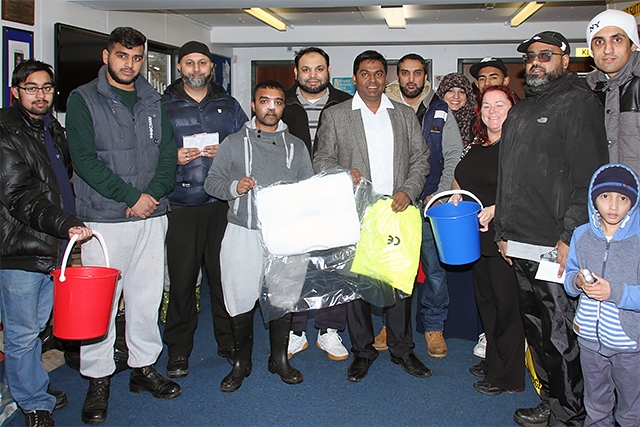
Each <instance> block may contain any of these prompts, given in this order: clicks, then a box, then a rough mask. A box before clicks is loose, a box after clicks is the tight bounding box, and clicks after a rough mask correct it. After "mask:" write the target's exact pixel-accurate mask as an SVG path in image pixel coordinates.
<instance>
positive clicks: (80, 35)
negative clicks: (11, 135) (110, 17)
mask: <svg viewBox="0 0 640 427" xmlns="http://www.w3.org/2000/svg"><path fill="white" fill-rule="evenodd" d="M54 31H55V49H56V51H55V58H54V68H55V77H56V101H55V109H56V110H57V111H62V112H64V111H67V99H68V98H69V94H70V93H71V91H72V90H73V89H75V88H77V87H78V86H81V85H83V84H85V83H88V82H90V81H91V80H93V79H95V78H96V77H97V76H98V70H99V69H100V67H102V65H103V63H102V51H103V49H105V48H106V47H107V43H108V42H109V35H108V34H103V33H99V32H96V31H91V30H85V29H83V28H78V27H73V26H71V25H67V24H61V23H59V22H58V23H56V24H55V26H54Z"/></svg>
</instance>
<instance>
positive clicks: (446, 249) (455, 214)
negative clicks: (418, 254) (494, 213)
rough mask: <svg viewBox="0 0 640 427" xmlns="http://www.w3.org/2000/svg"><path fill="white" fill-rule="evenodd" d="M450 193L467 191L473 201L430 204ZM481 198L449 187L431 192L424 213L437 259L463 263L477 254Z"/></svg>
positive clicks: (471, 259) (478, 251) (450, 262)
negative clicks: (437, 191) (431, 232)
mask: <svg viewBox="0 0 640 427" xmlns="http://www.w3.org/2000/svg"><path fill="white" fill-rule="evenodd" d="M453 194H464V195H467V196H469V197H471V198H473V199H474V200H476V202H477V203H476V202H468V201H461V202H458V204H457V206H456V205H454V204H453V203H444V204H441V205H438V206H433V207H431V205H432V204H433V203H434V202H435V201H436V200H438V199H440V198H442V197H445V196H451V195H453ZM482 209H483V207H482V202H481V201H480V200H479V199H478V198H477V197H476V196H475V195H474V194H473V193H471V192H469V191H466V190H448V191H443V192H442V193H438V194H436V195H434V196H433V197H432V198H431V200H429V203H427V205H426V206H425V208H424V216H425V217H428V218H429V219H430V220H431V229H432V230H433V237H434V239H435V242H436V247H437V249H438V255H439V256H440V260H441V261H442V262H443V263H445V264H450V265H464V264H469V263H472V262H474V261H476V260H477V259H478V258H480V224H479V222H478V212H480V211H481V210H482Z"/></svg>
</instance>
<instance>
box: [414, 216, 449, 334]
mask: <svg viewBox="0 0 640 427" xmlns="http://www.w3.org/2000/svg"><path fill="white" fill-rule="evenodd" d="M420 261H422V269H423V271H424V274H425V275H426V279H425V281H424V283H418V310H417V311H416V331H418V332H419V333H421V334H423V333H425V332H435V331H442V330H443V329H444V321H445V320H447V312H448V309H447V307H448V306H449V291H448V289H447V276H446V272H445V271H444V268H442V265H441V264H440V259H439V258H438V251H437V249H436V242H435V240H434V238H433V231H432V230H431V223H430V222H429V220H426V221H423V222H422V246H421V247H420Z"/></svg>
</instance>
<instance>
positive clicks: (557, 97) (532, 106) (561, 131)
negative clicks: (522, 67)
mask: <svg viewBox="0 0 640 427" xmlns="http://www.w3.org/2000/svg"><path fill="white" fill-rule="evenodd" d="M525 93H526V95H527V97H526V98H525V99H523V100H522V101H520V102H518V103H517V104H516V105H514V106H513V107H512V108H511V110H510V111H509V116H508V117H507V120H506V121H505V122H504V125H503V127H502V138H501V140H500V166H499V169H498V191H497V198H496V216H495V229H496V236H495V239H496V241H498V240H515V241H518V242H522V243H529V244H533V245H543V246H555V244H556V243H557V242H558V240H562V241H563V242H564V243H566V244H567V245H568V244H569V243H570V241H571V235H572V234H573V230H574V229H575V228H576V227H578V226H579V225H582V224H584V223H586V222H587V221H588V213H587V199H588V189H589V181H590V179H591V175H593V173H594V172H595V171H596V169H598V167H600V166H602V165H603V164H605V163H607V162H608V161H609V154H608V151H607V137H606V133H605V127H604V112H603V109H602V104H601V103H600V101H599V100H598V99H597V98H596V96H595V95H594V94H593V92H591V91H590V90H589V88H588V87H587V86H586V84H585V83H584V82H583V81H580V80H579V79H578V77H577V76H576V75H575V74H574V73H570V72H565V73H564V74H563V75H562V77H560V78H559V79H557V80H554V81H552V82H550V83H547V84H545V85H542V86H539V87H530V86H525Z"/></svg>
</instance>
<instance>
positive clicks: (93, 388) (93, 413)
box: [82, 377, 111, 424]
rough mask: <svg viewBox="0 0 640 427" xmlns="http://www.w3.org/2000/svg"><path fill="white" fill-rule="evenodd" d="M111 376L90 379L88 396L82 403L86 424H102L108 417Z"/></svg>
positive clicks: (83, 418)
mask: <svg viewBox="0 0 640 427" xmlns="http://www.w3.org/2000/svg"><path fill="white" fill-rule="evenodd" d="M110 386H111V379H110V378H109V377H102V378H91V379H89V389H88V390H87V397H85V399H84V403H83V404H82V422H84V423H85V424H100V423H103V422H104V421H105V420H106V419H107V409H108V408H109V389H110Z"/></svg>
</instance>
